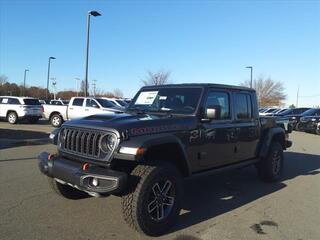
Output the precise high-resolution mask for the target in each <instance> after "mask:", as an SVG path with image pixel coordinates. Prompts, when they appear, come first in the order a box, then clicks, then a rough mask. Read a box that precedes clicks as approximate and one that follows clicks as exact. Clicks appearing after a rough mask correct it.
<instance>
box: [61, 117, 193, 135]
mask: <svg viewBox="0 0 320 240" xmlns="http://www.w3.org/2000/svg"><path fill="white" fill-rule="evenodd" d="M196 124H197V121H196V117H195V116H181V115H179V116H178V115H171V114H168V115H166V114H147V113H146V114H136V113H116V114H97V115H92V116H88V117H85V118H80V119H74V120H71V121H68V122H66V123H64V124H63V126H76V127H83V128H92V129H95V128H96V129H104V128H105V129H115V130H117V131H118V132H119V133H120V134H122V133H123V132H125V133H126V134H128V135H129V136H137V135H145V134H154V133H162V132H172V131H183V130H191V129H194V128H195V127H196Z"/></svg>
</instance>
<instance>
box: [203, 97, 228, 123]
mask: <svg viewBox="0 0 320 240" xmlns="http://www.w3.org/2000/svg"><path fill="white" fill-rule="evenodd" d="M212 105H218V106H220V107H221V116H220V119H230V105H229V94H228V93H225V92H214V91H212V92H209V94H208V97H207V101H206V107H208V106H212Z"/></svg>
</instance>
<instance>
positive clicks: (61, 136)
mask: <svg viewBox="0 0 320 240" xmlns="http://www.w3.org/2000/svg"><path fill="white" fill-rule="evenodd" d="M65 140H66V130H65V129H62V130H61V131H60V133H59V141H60V142H61V143H64V141H65Z"/></svg>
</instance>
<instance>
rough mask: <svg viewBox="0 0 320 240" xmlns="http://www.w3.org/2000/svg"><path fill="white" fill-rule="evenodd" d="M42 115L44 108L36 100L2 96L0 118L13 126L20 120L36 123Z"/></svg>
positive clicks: (0, 97)
mask: <svg viewBox="0 0 320 240" xmlns="http://www.w3.org/2000/svg"><path fill="white" fill-rule="evenodd" d="M42 114H43V107H42V106H41V103H40V102H39V100H38V99H36V98H30V97H12V96H0V118H4V119H7V121H8V122H9V123H11V124H15V123H17V121H18V120H20V119H21V120H22V119H26V120H28V121H29V122H30V123H36V122H37V121H38V120H39V118H41V117H42Z"/></svg>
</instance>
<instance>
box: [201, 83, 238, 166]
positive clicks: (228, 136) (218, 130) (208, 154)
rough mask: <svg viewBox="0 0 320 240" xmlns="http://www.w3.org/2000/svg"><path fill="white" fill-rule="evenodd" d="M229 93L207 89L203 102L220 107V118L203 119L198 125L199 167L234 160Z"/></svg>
mask: <svg viewBox="0 0 320 240" xmlns="http://www.w3.org/2000/svg"><path fill="white" fill-rule="evenodd" d="M230 103H231V94H230V92H228V91H221V90H215V89H212V90H209V92H208V94H207V98H206V102H205V104H204V106H205V109H206V107H208V106H212V105H219V106H220V107H221V114H220V118H218V119H216V120H212V121H210V122H205V121H203V122H202V123H201V126H200V133H201V141H202V144H201V147H200V149H201V151H200V152H199V153H198V158H199V162H200V168H203V169H205V168H208V167H218V166H222V165H227V164H229V163H231V162H233V161H234V154H235V153H234V151H235V139H234V133H235V129H234V126H233V123H232V114H231V113H232V111H231V104H230Z"/></svg>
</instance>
